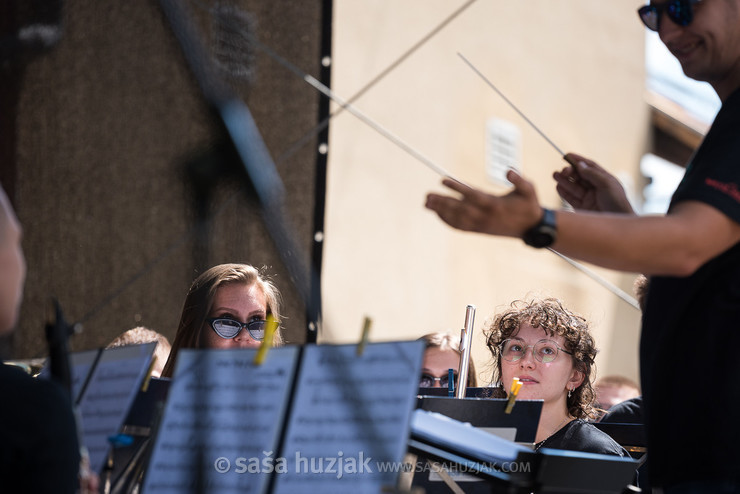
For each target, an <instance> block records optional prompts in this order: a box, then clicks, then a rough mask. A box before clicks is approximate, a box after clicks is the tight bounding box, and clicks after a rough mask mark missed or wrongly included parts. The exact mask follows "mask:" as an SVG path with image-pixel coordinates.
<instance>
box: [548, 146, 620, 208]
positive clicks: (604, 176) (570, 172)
mask: <svg viewBox="0 0 740 494" xmlns="http://www.w3.org/2000/svg"><path fill="white" fill-rule="evenodd" d="M565 160H566V161H567V162H568V163H570V164H571V165H572V166H569V167H566V168H563V169H562V170H561V171H559V172H555V173H554V174H553V178H554V179H555V182H556V183H557V186H556V189H557V191H558V194H559V195H560V197H562V198H563V200H564V201H566V202H567V203H568V204H570V205H571V206H573V207H574V208H575V209H581V210H586V211H601V212H611V213H628V214H634V211H633V209H632V205H631V204H630V202H629V199H627V194H626V192H625V191H624V187H622V184H621V183H619V180H617V177H615V176H614V175H612V174H611V173H609V172H608V171H606V170H605V169H604V168H602V167H600V166H599V165H598V164H596V163H595V162H594V161H591V160H589V159H587V158H584V157H583V156H579V155H577V154H574V153H568V154H566V155H565Z"/></svg>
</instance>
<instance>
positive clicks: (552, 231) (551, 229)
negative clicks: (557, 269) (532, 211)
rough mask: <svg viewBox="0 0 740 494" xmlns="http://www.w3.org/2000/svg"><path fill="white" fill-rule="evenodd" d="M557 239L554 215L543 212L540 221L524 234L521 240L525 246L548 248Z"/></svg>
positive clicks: (546, 210)
mask: <svg viewBox="0 0 740 494" xmlns="http://www.w3.org/2000/svg"><path fill="white" fill-rule="evenodd" d="M556 237H557V227H556V226H555V214H554V213H553V212H552V211H550V210H548V209H545V210H544V214H543V216H542V220H541V221H540V222H539V223H538V224H537V225H535V226H533V227H532V228H530V229H529V230H527V231H526V232H524V236H523V237H522V240H524V243H525V244H527V245H530V246H532V247H538V248H541V247H549V246H550V245H552V244H553V242H555V238H556Z"/></svg>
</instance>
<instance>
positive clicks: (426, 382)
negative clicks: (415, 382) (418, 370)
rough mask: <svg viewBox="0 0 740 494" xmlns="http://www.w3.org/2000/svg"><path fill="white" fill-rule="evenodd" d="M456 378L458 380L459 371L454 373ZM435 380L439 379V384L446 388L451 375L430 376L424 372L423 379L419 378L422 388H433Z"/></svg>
mask: <svg viewBox="0 0 740 494" xmlns="http://www.w3.org/2000/svg"><path fill="white" fill-rule="evenodd" d="M454 376H455V377H454V380H455V381H457V372H455V373H454ZM435 381H439V385H440V386H441V387H443V388H446V387H447V386H448V385H449V383H450V377H449V376H442V377H434V376H430V375H429V374H422V375H421V379H420V380H419V387H420V388H433V387H434V383H435Z"/></svg>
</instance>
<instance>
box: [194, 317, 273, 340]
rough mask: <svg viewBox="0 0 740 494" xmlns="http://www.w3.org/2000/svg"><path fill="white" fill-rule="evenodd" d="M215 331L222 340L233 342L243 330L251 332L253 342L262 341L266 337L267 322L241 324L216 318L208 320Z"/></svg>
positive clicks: (232, 320)
mask: <svg viewBox="0 0 740 494" xmlns="http://www.w3.org/2000/svg"><path fill="white" fill-rule="evenodd" d="M208 322H209V323H210V325H211V327H212V328H213V330H214V331H215V332H216V334H217V335H219V336H220V337H221V338H225V339H227V340H231V339H233V338H236V335H238V334H239V333H240V332H241V330H242V329H246V330H247V331H249V336H251V337H252V339H253V340H257V341H262V339H263V338H264V337H265V325H266V324H267V321H251V322H244V323H242V322H239V321H235V320H234V319H226V318H216V319H208Z"/></svg>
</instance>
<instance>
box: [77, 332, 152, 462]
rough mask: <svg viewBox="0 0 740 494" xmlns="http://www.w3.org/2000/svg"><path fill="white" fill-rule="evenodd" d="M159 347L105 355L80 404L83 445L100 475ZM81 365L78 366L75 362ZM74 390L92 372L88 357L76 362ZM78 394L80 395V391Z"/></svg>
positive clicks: (135, 347) (136, 347) (110, 351)
mask: <svg viewBox="0 0 740 494" xmlns="http://www.w3.org/2000/svg"><path fill="white" fill-rule="evenodd" d="M156 345H157V344H156V343H146V344H142V345H131V346H123V347H117V348H110V349H106V350H104V351H103V354H102V355H101V356H100V360H99V361H98V364H97V366H96V367H95V369H93V374H92V377H91V378H90V381H89V383H88V385H87V388H86V389H84V390H82V392H83V393H84V394H83V396H82V399H81V400H80V404H79V409H80V414H81V415H82V433H83V442H84V444H85V446H87V449H88V451H89V453H90V468H91V470H93V471H94V472H97V473H100V472H101V470H102V468H103V466H104V465H105V462H106V459H107V456H108V450H109V448H110V443H109V441H108V437H109V436H112V435H115V434H117V433H118V432H119V430H120V428H121V425H122V424H123V420H124V419H125V418H126V414H127V413H128V410H129V408H131V404H132V403H133V401H134V398H135V397H136V393H137V392H138V391H139V387H140V385H141V383H142V382H143V381H144V378H145V377H146V374H147V372H148V370H149V364H150V363H151V360H152V355H153V354H154V349H155V347H156ZM78 361H79V362H80V364H79V366H78V364H77V363H76V362H78ZM72 362H75V364H74V367H73V369H75V370H73V389H74V388H76V387H78V386H82V384H84V383H77V380H78V377H81V376H83V375H85V374H86V373H88V372H89V371H90V365H91V364H92V362H91V361H89V355H82V356H81V357H80V358H79V359H77V358H73V359H72ZM76 392H78V393H79V390H77V391H76Z"/></svg>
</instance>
